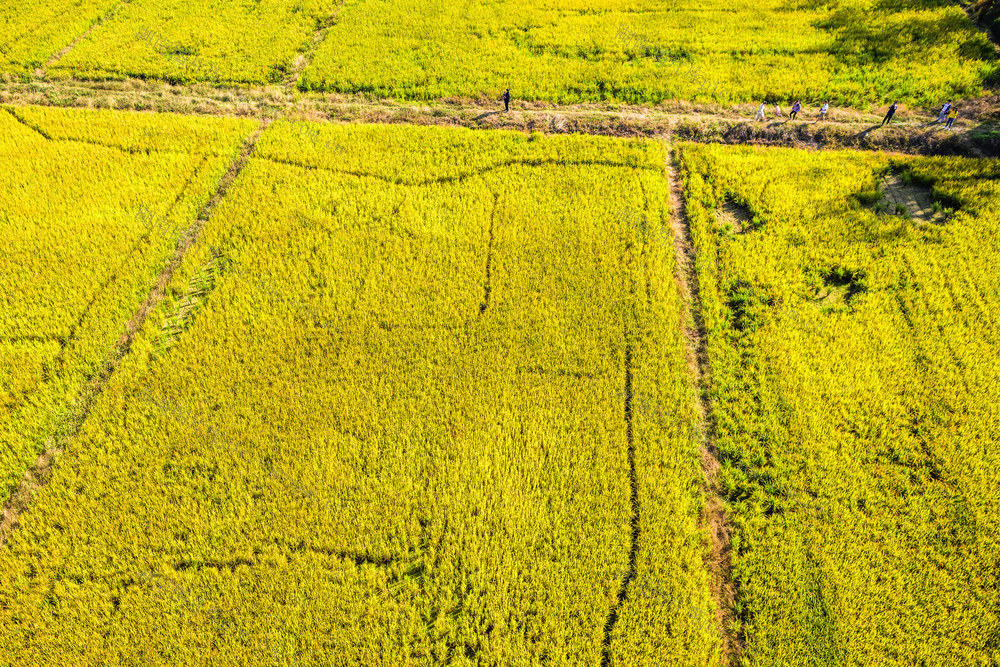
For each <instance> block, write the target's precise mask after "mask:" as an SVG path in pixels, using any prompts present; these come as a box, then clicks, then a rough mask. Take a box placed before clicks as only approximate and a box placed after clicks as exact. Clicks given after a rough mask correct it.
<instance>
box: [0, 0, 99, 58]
mask: <svg viewBox="0 0 1000 667" xmlns="http://www.w3.org/2000/svg"><path fill="white" fill-rule="evenodd" d="M115 4H117V3H116V2H115V1H114V0H23V1H21V2H0V26H3V33H2V34H0V72H17V73H27V72H29V71H31V70H33V69H35V68H36V67H41V66H42V65H44V64H45V62H46V61H47V60H48V59H49V58H50V57H51V56H53V55H55V54H56V52H58V51H59V50H60V49H61V48H63V47H64V46H68V45H69V44H71V43H72V42H73V39H74V38H76V37H77V36H78V35H80V34H82V33H83V32H84V31H85V30H86V29H87V28H89V27H90V26H91V25H92V24H93V23H94V22H96V21H97V20H98V19H100V18H101V17H102V16H104V15H105V14H106V13H107V12H108V10H110V9H111V8H112V7H113V6H114V5H115Z"/></svg>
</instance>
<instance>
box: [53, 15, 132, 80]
mask: <svg viewBox="0 0 1000 667" xmlns="http://www.w3.org/2000/svg"><path fill="white" fill-rule="evenodd" d="M128 3H129V0H122V2H119V3H118V4H117V5H115V6H114V7H112V8H111V9H109V10H108V12H107V13H106V14H105V15H104V16H102V17H101V18H99V19H98V20H97V21H95V22H94V25H92V26H90V27H89V28H87V29H86V30H84V31H83V32H82V33H81V34H80V35H79V36H78V37H77V38H76V39H74V40H73V41H72V42H70V43H69V44H68V45H66V46H64V47H63V48H62V49H60V50H59V52H58V53H56V54H55V55H54V56H52V57H51V58H49V59H48V60H47V61H46V62H45V66H46V67H49V66H50V65H54V64H55V63H57V62H59V60H60V59H62V58H63V57H65V55H66V54H67V53H69V52H70V51H72V50H73V47H74V46H76V45H77V44H79V43H80V40H82V39H84V38H86V37H87V35H89V34H90V33H92V32H94V31H95V30H97V28H98V27H100V26H101V25H103V24H104V23H106V22H107V21H108V19H111V18H114V15H115V14H116V13H118V10H119V9H121V8H122V7H124V6H125V5H127V4H128ZM37 74H38V72H36V75H37Z"/></svg>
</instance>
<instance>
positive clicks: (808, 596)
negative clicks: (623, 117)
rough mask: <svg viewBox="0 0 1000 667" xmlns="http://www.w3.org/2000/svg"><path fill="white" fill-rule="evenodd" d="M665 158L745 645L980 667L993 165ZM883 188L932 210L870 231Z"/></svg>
mask: <svg viewBox="0 0 1000 667" xmlns="http://www.w3.org/2000/svg"><path fill="white" fill-rule="evenodd" d="M680 155H681V158H682V164H683V170H684V175H685V180H686V186H687V212H688V216H689V220H690V224H691V231H692V235H693V238H694V241H695V244H696V246H697V250H698V258H699V259H698V278H699V282H700V294H701V299H702V307H703V314H704V322H705V328H706V331H707V336H708V355H709V361H710V363H711V368H712V394H711V400H712V413H713V418H714V423H715V430H716V436H717V444H718V446H719V449H720V450H721V456H722V460H723V462H724V467H723V474H722V479H723V482H724V486H725V488H726V494H727V497H728V501H729V503H730V516H731V519H732V521H733V524H734V528H735V534H734V536H733V542H732V544H733V553H734V576H735V578H736V580H737V582H738V585H739V589H740V602H739V608H738V611H739V614H740V618H741V621H742V630H743V632H744V633H745V637H746V641H747V648H748V650H753V651H755V652H756V654H757V655H758V656H760V662H759V664H764V661H765V660H772V659H776V660H779V661H782V662H784V663H786V664H790V665H792V664H796V665H799V664H841V665H900V666H902V665H918V664H924V665H932V664H935V665H936V664H942V665H943V664H962V665H987V664H996V663H997V661H998V660H1000V648H998V645H997V642H996V638H997V636H998V633H1000V587H998V579H997V572H1000V539H998V537H997V536H998V535H1000V477H998V475H997V472H996V471H997V470H998V469H1000V447H998V446H997V445H998V443H1000V431H998V428H1000V407H998V406H1000V380H998V378H1000V362H998V352H1000V340H998V339H997V332H998V331H1000V327H998V319H997V317H998V316H997V313H998V312H1000V308H998V307H1000V290H998V287H997V285H998V284H1000V281H998V277H997V262H996V258H997V256H998V254H1000V211H998V208H997V206H996V202H997V201H1000V168H998V166H997V163H996V162H995V161H987V160H982V161H977V160H969V159H961V158H947V159H945V158H935V159H929V158H889V157H886V156H884V155H880V154H862V153H852V152H834V151H823V152H805V151H795V150H787V149H761V148H751V147H740V148H724V147H720V146H693V145H685V146H683V147H681V149H680ZM886 177H889V178H893V179H896V178H898V179H900V180H901V181H902V182H904V183H906V182H908V183H909V186H908V187H913V188H925V189H930V190H931V194H932V196H933V198H935V199H936V200H937V204H938V206H940V207H941V208H942V209H943V210H948V209H951V210H952V212H951V213H950V215H947V216H946V217H945V218H944V219H942V220H938V219H936V218H932V219H935V220H936V221H935V222H927V221H925V220H923V219H922V216H923V214H922V213H920V212H918V211H907V212H908V213H909V214H912V215H879V214H878V213H876V210H875V209H876V203H877V202H878V200H879V199H881V194H879V191H878V187H879V184H880V183H881V182H883V180H884V179H885V178H886ZM725 206H729V207H732V206H736V207H742V208H743V209H745V210H746V214H747V215H746V217H747V218H748V219H752V221H753V222H752V224H749V225H746V226H744V227H743V228H742V229H739V230H737V229H733V228H731V227H729V228H727V227H726V226H724V225H723V223H722V216H721V215H720V213H719V211H720V209H722V208H723V207H725ZM904 208H905V207H904ZM936 208H937V207H936ZM789 307H791V309H790V310H789ZM789 312H792V313H797V315H796V316H795V317H791V316H789V315H788V313H789ZM755 664H758V663H757V662H756V661H755Z"/></svg>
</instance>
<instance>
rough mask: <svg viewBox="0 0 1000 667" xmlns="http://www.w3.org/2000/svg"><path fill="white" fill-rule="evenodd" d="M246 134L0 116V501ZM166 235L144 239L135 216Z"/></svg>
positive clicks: (239, 126)
mask: <svg viewBox="0 0 1000 667" xmlns="http://www.w3.org/2000/svg"><path fill="white" fill-rule="evenodd" d="M250 127H251V125H250V124H249V123H247V122H245V121H240V122H235V121H231V120H225V121H222V120H218V121H217V120H212V121H209V122H205V121H201V120H198V121H196V120H194V119H180V118H173V117H170V116H159V117H156V118H152V117H150V116H145V115H139V114H130V115H124V114H115V113H108V112H102V113H94V112H79V111H62V110H54V109H42V108H12V107H3V108H0V163H2V164H3V165H4V169H2V170H0V238H2V239H3V244H4V250H3V253H0V287H2V289H0V294H2V295H3V296H2V297H0V299H2V301H0V304H2V305H0V442H2V443H3V446H2V447H0V503H3V502H5V501H6V500H7V498H8V496H9V494H10V492H11V491H12V489H13V488H14V487H15V485H16V484H17V483H18V481H19V480H20V478H21V476H22V474H23V473H24V471H25V469H26V468H27V467H28V465H30V464H31V463H33V462H34V460H35V458H36V457H37V455H38V453H39V452H40V450H41V449H42V447H43V445H44V443H45V440H46V439H47V438H48V437H49V436H50V435H51V434H52V432H53V430H54V429H55V427H56V426H57V425H58V423H59V422H60V420H61V419H62V416H63V414H64V413H65V410H66V409H67V407H69V404H70V403H71V401H72V398H73V396H74V395H76V394H77V392H78V391H79V390H80V388H81V387H82V386H83V383H84V381H85V378H87V377H89V376H92V375H93V374H94V373H95V372H96V371H97V370H98V367H99V365H100V362H101V361H102V360H103V359H104V357H105V356H106V355H107V353H108V351H109V349H110V348H111V345H112V344H113V343H114V342H115V340H116V339H117V337H118V336H119V335H120V334H121V332H122V330H123V328H124V326H125V324H126V322H127V321H128V320H129V318H130V317H131V316H132V314H133V313H134V312H135V310H136V309H137V308H138V306H139V305H140V304H141V303H142V301H143V298H144V297H145V295H146V293H147V292H148V291H149V286H150V284H151V282H152V280H153V278H154V277H155V275H156V274H157V273H158V272H159V270H160V268H161V267H162V265H163V263H164V261H165V260H166V258H167V256H168V255H169V253H170V252H171V251H172V250H173V248H174V247H175V245H176V243H177V240H178V238H179V237H180V231H181V228H182V227H183V228H186V227H187V226H188V225H190V223H191V222H192V221H193V220H194V219H195V217H196V216H197V212H198V209H199V207H200V206H201V205H202V204H204V202H205V201H206V200H207V198H208V196H209V194H210V193H211V192H212V191H213V190H214V187H215V185H216V183H217V182H218V179H219V177H220V176H221V174H222V173H223V172H224V171H225V169H226V167H227V166H228V164H229V162H230V161H231V159H232V157H233V152H234V150H235V149H236V148H237V147H238V146H239V144H240V143H241V141H242V139H243V137H244V136H245V135H246V134H248V133H249V129H250ZM140 206H149V207H152V208H155V209H157V210H158V211H160V212H162V213H163V214H164V215H165V216H167V218H168V219H169V220H171V221H172V222H174V223H176V224H177V225H178V227H177V230H176V231H175V232H174V233H173V234H170V235H167V234H151V233H150V230H149V229H148V228H147V227H146V226H145V225H143V224H142V223H141V222H140V221H139V220H138V219H137V217H136V215H135V210H136V209H137V208H138V207H140Z"/></svg>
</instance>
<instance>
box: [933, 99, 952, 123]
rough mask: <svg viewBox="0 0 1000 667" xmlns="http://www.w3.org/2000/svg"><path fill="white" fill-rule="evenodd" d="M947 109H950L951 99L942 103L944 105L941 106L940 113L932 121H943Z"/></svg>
mask: <svg viewBox="0 0 1000 667" xmlns="http://www.w3.org/2000/svg"><path fill="white" fill-rule="evenodd" d="M949 111H951V100H948V101H947V102H945V103H944V106H942V107H941V113H939V114H938V119H937V120H936V121H934V122H935V123H940V122H941V121H943V120H944V119H945V117H947V115H948V112H949Z"/></svg>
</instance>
